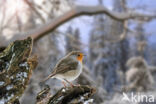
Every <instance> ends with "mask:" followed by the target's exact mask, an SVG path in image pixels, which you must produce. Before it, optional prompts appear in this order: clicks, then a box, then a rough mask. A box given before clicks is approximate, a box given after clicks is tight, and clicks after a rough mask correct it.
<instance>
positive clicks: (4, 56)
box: [0, 37, 37, 104]
mask: <svg viewBox="0 0 156 104" xmlns="http://www.w3.org/2000/svg"><path fill="white" fill-rule="evenodd" d="M31 49H32V38H30V37H29V38H27V39H25V40H17V41H15V42H13V43H11V44H10V45H9V46H8V47H7V48H6V49H5V50H4V51H3V52H1V53H0V101H2V102H4V103H7V104H13V103H15V102H19V101H18V99H19V98H20V97H21V95H22V94H23V93H24V90H25V89H26V85H27V84H28V81H29V79H30V76H31V73H32V70H33V69H35V67H36V66H37V61H36V60H37V59H36V57H35V56H34V57H30V53H31ZM16 104H17V103H16Z"/></svg>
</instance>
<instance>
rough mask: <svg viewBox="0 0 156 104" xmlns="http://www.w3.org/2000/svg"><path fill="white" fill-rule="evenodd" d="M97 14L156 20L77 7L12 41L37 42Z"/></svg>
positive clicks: (100, 9) (94, 7)
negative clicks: (84, 16) (72, 21)
mask: <svg viewBox="0 0 156 104" xmlns="http://www.w3.org/2000/svg"><path fill="white" fill-rule="evenodd" d="M95 14H106V15H108V16H110V17H111V18H113V19H115V20H118V21H124V20H128V19H141V20H142V19H147V18H148V19H152V18H156V15H147V14H141V13H137V12H132V11H131V12H122V13H119V12H114V11H111V10H109V9H107V8H105V7H104V6H76V7H75V8H73V9H71V10H70V11H68V12H66V13H64V14H63V15H61V16H60V17H57V18H55V19H53V20H51V21H49V22H48V23H46V24H44V25H42V26H40V27H39V28H37V29H34V30H32V31H28V32H25V33H20V34H22V35H18V36H15V37H14V38H13V39H12V40H11V41H14V40H16V39H24V38H25V37H28V36H31V37H32V38H33V39H34V40H35V41H36V40H38V39H40V38H41V37H43V36H45V35H47V33H49V32H51V31H54V30H55V29H56V28H57V27H58V26H60V25H62V24H63V23H65V22H67V21H69V20H71V19H73V18H75V17H78V16H82V15H95ZM7 44H8V42H5V43H3V44H2V45H5V46H6V45H7Z"/></svg>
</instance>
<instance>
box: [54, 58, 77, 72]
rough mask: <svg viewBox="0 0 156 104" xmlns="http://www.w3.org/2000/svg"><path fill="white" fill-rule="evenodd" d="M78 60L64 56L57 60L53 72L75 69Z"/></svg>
mask: <svg viewBox="0 0 156 104" xmlns="http://www.w3.org/2000/svg"><path fill="white" fill-rule="evenodd" d="M77 65H78V62H77V61H75V60H73V59H71V58H64V59H62V60H60V61H59V62H58V64H57V65H56V67H55V68H54V71H53V72H52V73H53V74H61V73H65V72H67V71H70V70H76V69H77Z"/></svg>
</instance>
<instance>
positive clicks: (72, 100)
mask: <svg viewBox="0 0 156 104" xmlns="http://www.w3.org/2000/svg"><path fill="white" fill-rule="evenodd" d="M49 92H50V89H49V87H47V88H45V89H44V90H42V91H41V92H39V93H38V95H37V103H36V104H84V102H88V103H86V104H92V103H93V99H92V98H91V96H92V95H93V94H94V93H95V92H96V90H95V88H93V87H90V86H87V85H80V86H74V87H66V88H61V89H60V90H59V91H57V93H56V94H54V95H53V96H52V95H51V94H50V93H49Z"/></svg>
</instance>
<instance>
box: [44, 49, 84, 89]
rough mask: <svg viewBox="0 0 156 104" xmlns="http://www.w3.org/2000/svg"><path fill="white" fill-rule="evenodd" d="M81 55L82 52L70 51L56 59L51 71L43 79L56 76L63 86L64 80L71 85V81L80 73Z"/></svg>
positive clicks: (82, 55) (81, 65)
mask: <svg viewBox="0 0 156 104" xmlns="http://www.w3.org/2000/svg"><path fill="white" fill-rule="evenodd" d="M83 57H84V54H83V53H82V52H79V51H72V52H70V53H69V54H67V55H66V56H65V57H63V58H62V59H61V60H60V61H58V63H57V64H56V65H55V67H54V70H53V71H52V73H51V74H50V75H49V76H48V77H47V78H46V79H45V80H44V81H46V80H48V79H50V78H56V79H59V80H61V81H62V83H63V84H64V86H65V87H66V84H65V82H67V83H69V84H70V85H71V86H72V87H73V84H72V83H71V81H73V80H75V79H76V78H77V77H78V76H79V75H80V74H81V72H82V67H83V62H82V61H83Z"/></svg>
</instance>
